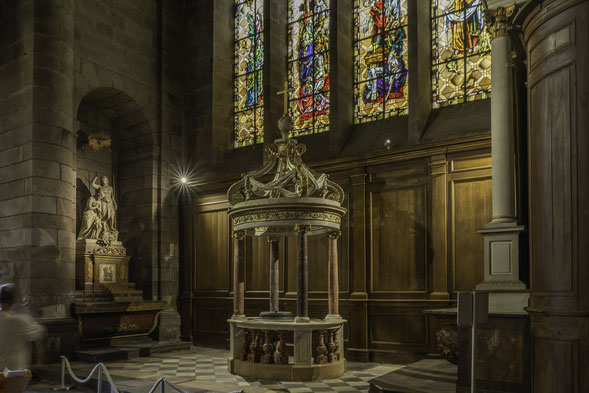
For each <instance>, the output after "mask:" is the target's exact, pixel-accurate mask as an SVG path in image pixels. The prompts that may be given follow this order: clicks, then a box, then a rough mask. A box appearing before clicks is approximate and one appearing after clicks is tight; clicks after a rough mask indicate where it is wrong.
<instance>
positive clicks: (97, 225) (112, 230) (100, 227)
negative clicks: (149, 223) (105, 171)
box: [78, 176, 119, 244]
mask: <svg viewBox="0 0 589 393" xmlns="http://www.w3.org/2000/svg"><path fill="white" fill-rule="evenodd" d="M98 179H99V177H98V176H95V177H94V179H93V180H92V182H91V183H90V186H91V187H92V189H94V190H95V191H94V195H90V197H89V198H88V201H86V208H85V209H84V213H83V215H82V225H81V227H80V232H79V234H78V239H93V240H102V241H104V242H105V243H107V244H110V243H111V242H113V241H116V240H117V238H118V237H119V232H118V231H117V229H116V210H117V203H116V201H115V198H114V189H113V187H112V186H111V185H110V182H109V181H108V178H107V177H106V176H101V177H100V182H98Z"/></svg>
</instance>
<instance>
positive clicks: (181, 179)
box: [180, 177, 188, 184]
mask: <svg viewBox="0 0 589 393" xmlns="http://www.w3.org/2000/svg"><path fill="white" fill-rule="evenodd" d="M180 181H181V182H182V184H186V182H187V181H188V179H187V178H185V177H182V178H180Z"/></svg>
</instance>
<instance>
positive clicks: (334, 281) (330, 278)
mask: <svg viewBox="0 0 589 393" xmlns="http://www.w3.org/2000/svg"><path fill="white" fill-rule="evenodd" d="M340 235H341V233H340V232H339V231H338V232H331V233H330V234H329V248H328V251H327V259H328V261H327V263H328V264H329V267H328V269H327V282H328V296H329V298H328V312H327V317H326V318H325V319H337V318H341V317H340V315H339V276H338V266H337V263H338V258H337V239H338V238H339V237H340Z"/></svg>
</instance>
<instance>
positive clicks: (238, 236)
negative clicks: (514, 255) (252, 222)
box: [231, 231, 245, 240]
mask: <svg viewBox="0 0 589 393" xmlns="http://www.w3.org/2000/svg"><path fill="white" fill-rule="evenodd" d="M231 236H232V237H233V238H234V239H238V240H243V239H245V231H236V232H233V233H232V234H231Z"/></svg>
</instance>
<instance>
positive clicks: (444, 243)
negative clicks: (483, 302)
mask: <svg viewBox="0 0 589 393" xmlns="http://www.w3.org/2000/svg"><path fill="white" fill-rule="evenodd" d="M429 168H430V177H431V181H430V193H429V195H430V198H429V203H430V205H431V207H430V217H431V219H430V225H429V228H428V233H429V237H430V239H431V242H430V243H429V247H428V251H429V255H428V262H429V269H428V278H429V280H430V296H431V297H432V298H442V299H447V298H449V296H450V295H449V293H448V268H449V265H448V235H447V229H448V192H447V188H448V180H447V174H448V161H447V160H446V155H438V156H434V157H432V159H431V161H430V163H429Z"/></svg>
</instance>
